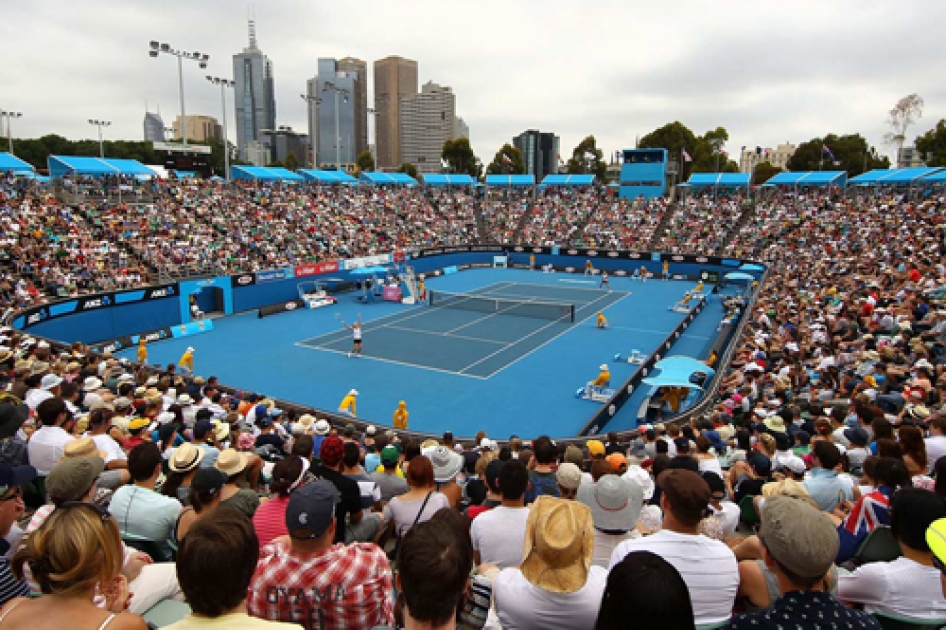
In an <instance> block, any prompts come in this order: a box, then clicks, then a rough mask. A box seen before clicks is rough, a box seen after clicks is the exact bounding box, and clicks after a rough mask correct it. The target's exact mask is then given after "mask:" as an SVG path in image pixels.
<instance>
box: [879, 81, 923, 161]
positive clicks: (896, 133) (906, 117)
mask: <svg viewBox="0 0 946 630" xmlns="http://www.w3.org/2000/svg"><path fill="white" fill-rule="evenodd" d="M923 106H924V103H923V98H922V97H920V95H919V94H910V95H908V96H904V97H903V98H901V99H900V100H899V101H897V104H896V105H894V106H893V107H892V108H891V109H890V111H889V112H887V126H888V127H890V132H889V133H887V134H885V135H884V142H886V143H887V144H889V145H892V146H894V147H896V148H897V155H898V156H899V155H900V153H899V151H900V149H902V148H903V143H904V142H906V139H907V129H909V128H910V126H911V125H913V123H915V122H916V121H917V119H918V118H922V117H923ZM898 159H899V157H898Z"/></svg>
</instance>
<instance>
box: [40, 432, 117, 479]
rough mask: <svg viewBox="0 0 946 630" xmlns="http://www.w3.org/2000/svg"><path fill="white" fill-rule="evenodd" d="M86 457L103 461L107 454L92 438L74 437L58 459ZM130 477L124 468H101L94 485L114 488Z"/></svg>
mask: <svg viewBox="0 0 946 630" xmlns="http://www.w3.org/2000/svg"><path fill="white" fill-rule="evenodd" d="M109 439H111V438H109ZM87 457H93V458H96V459H101V460H102V461H104V460H105V458H106V457H108V455H107V454H106V453H105V452H103V451H100V450H98V449H97V448H96V444H95V442H94V441H93V440H92V438H88V437H84V438H78V439H75V440H73V441H71V442H69V443H68V444H66V448H65V452H64V454H63V457H62V459H61V460H59V461H60V462H62V461H64V460H67V459H83V458H87ZM54 468H55V467H54ZM106 468H107V467H106ZM130 478H131V476H130V475H129V473H128V471H127V470H126V469H124V468H117V469H115V470H102V472H101V474H99V476H98V479H96V485H97V486H98V487H100V488H106V489H108V490H116V489H117V488H119V487H120V486H123V485H125V484H126V483H128V480H129V479H130Z"/></svg>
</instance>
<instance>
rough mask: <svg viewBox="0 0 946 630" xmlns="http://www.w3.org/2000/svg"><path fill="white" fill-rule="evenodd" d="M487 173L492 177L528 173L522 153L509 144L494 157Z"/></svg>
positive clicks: (487, 168)
mask: <svg viewBox="0 0 946 630" xmlns="http://www.w3.org/2000/svg"><path fill="white" fill-rule="evenodd" d="M486 172H487V173H489V174H490V175H522V174H523V173H525V172H526V165H525V162H523V161H522V152H521V151H519V149H518V148H516V147H514V146H512V145H511V144H509V143H508V142H507V143H506V144H504V145H503V146H502V148H501V149H500V150H499V151H497V152H496V155H495V156H493V161H492V162H490V163H489V166H487V167H486Z"/></svg>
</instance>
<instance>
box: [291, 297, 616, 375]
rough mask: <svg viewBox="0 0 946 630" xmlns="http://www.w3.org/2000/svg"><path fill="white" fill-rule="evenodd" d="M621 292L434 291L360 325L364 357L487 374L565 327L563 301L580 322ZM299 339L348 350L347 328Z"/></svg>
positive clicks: (320, 346) (567, 323) (328, 348)
mask: <svg viewBox="0 0 946 630" xmlns="http://www.w3.org/2000/svg"><path fill="white" fill-rule="evenodd" d="M627 295H628V293H626V292H624V291H611V292H605V291H601V290H597V289H591V288H587V289H586V288H572V287H555V286H547V285H538V284H527V283H523V282H499V283H495V284H491V285H487V286H485V287H483V288H481V289H478V290H476V291H472V292H469V293H465V294H460V296H461V297H457V298H449V299H445V300H444V301H443V302H442V304H443V306H438V305H437V304H438V303H437V301H436V296H435V299H434V303H433V305H431V306H429V307H426V308H421V309H420V310H419V311H418V310H417V309H415V310H412V311H409V312H407V313H404V314H396V315H388V316H385V317H381V318H379V319H375V320H372V321H371V322H369V323H367V324H365V325H364V328H363V330H364V336H365V349H364V352H363V354H362V358H367V359H373V360H378V361H385V362H388V363H397V364H400V365H407V366H412V367H418V368H424V369H429V370H439V371H442V372H449V373H453V374H457V375H460V376H469V377H473V378H490V377H492V376H493V375H495V374H497V373H498V372H500V371H502V370H504V369H505V368H507V367H508V366H509V365H511V364H512V363H515V362H516V361H518V360H519V359H521V358H522V357H524V356H525V355H527V354H529V353H530V352H534V351H535V350H537V349H539V348H541V347H542V346H544V345H545V344H547V343H549V342H550V341H552V340H553V339H555V338H556V337H559V336H561V335H563V334H565V333H566V332H568V330H569V329H570V328H571V327H572V325H573V323H574V322H572V321H571V320H572V318H571V316H570V312H569V311H568V310H567V309H564V308H562V307H561V305H565V304H568V305H573V306H574V318H575V320H576V321H578V322H580V321H581V320H582V319H584V318H586V317H589V316H592V315H594V314H595V313H596V312H597V311H598V310H602V309H606V308H607V307H608V306H611V305H612V304H614V303H616V302H619V301H620V300H622V299H623V298H625V297H626V296H627ZM462 296H473V298H472V299H466V298H464V297H462ZM491 298H495V300H491ZM299 343H300V345H302V346H305V347H309V348H315V349H318V350H326V351H329V352H340V353H345V354H346V356H347V353H348V350H350V349H351V345H352V342H351V334H350V333H349V332H348V331H347V330H342V331H338V332H332V333H327V334H324V335H319V336H317V337H312V338H310V339H306V340H304V341H301V342H299Z"/></svg>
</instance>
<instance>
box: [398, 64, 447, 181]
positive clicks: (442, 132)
mask: <svg viewBox="0 0 946 630" xmlns="http://www.w3.org/2000/svg"><path fill="white" fill-rule="evenodd" d="M456 111H457V99H456V96H454V94H453V90H451V89H450V88H448V87H444V86H442V85H437V84H436V83H434V82H433V81H428V82H427V83H425V84H424V87H423V88H421V91H420V92H419V93H418V94H412V95H410V96H403V97H401V158H400V161H401V162H410V163H411V164H413V165H414V166H416V167H417V170H418V171H419V172H421V173H439V172H440V170H441V163H440V158H441V155H443V145H444V143H445V142H446V141H447V140H453V137H454V126H455V124H456V117H457V116H456Z"/></svg>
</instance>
